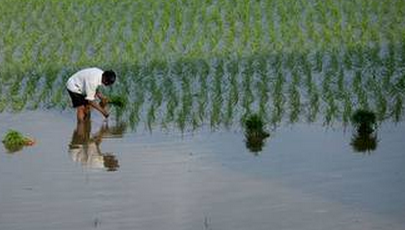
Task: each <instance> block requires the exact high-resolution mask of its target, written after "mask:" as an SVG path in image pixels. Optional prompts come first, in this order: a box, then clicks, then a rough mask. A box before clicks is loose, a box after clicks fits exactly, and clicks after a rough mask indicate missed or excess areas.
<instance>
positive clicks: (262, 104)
mask: <svg viewBox="0 0 405 230" xmlns="http://www.w3.org/2000/svg"><path fill="white" fill-rule="evenodd" d="M262 64H263V68H261V69H262V71H260V70H259V79H258V83H257V89H258V92H259V95H258V97H259V112H258V115H259V116H261V117H263V118H267V116H268V113H269V111H268V109H267V108H268V106H267V103H268V101H269V93H270V82H269V80H270V76H271V74H272V73H271V72H269V71H268V70H269V69H270V65H271V63H270V62H265V63H262ZM265 120H266V119H265Z"/></svg>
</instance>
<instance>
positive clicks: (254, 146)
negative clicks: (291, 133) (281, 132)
mask: <svg viewBox="0 0 405 230" xmlns="http://www.w3.org/2000/svg"><path fill="white" fill-rule="evenodd" d="M243 126H244V129H245V138H246V140H245V141H246V147H247V148H248V149H249V150H250V151H252V152H256V153H257V152H260V151H261V150H262V148H263V145H264V140H265V139H266V138H268V137H269V136H270V133H268V132H267V131H266V130H265V129H264V126H265V125H264V121H263V119H262V117H260V116H259V115H258V114H250V115H248V116H247V117H246V120H245V121H244V125H243Z"/></svg>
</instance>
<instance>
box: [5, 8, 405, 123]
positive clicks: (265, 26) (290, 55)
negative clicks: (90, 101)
mask: <svg viewBox="0 0 405 230" xmlns="http://www.w3.org/2000/svg"><path fill="white" fill-rule="evenodd" d="M0 1H1V6H2V7H1V8H0V66H2V68H0V93H1V96H0V112H3V111H9V112H18V111H21V110H24V109H37V108H58V109H65V108H67V107H68V105H69V103H70V102H69V98H68V97H67V96H66V94H64V92H65V90H64V82H65V81H66V79H67V78H68V77H69V76H70V75H71V74H72V73H74V72H75V71H77V70H78V69H80V68H84V67H88V66H99V67H101V68H103V69H114V70H116V72H117V73H118V81H117V83H116V84H115V85H114V92H115V94H116V96H117V98H116V99H117V100H115V101H114V102H112V103H114V105H115V106H114V107H115V108H116V109H117V112H119V113H120V116H121V115H122V118H123V119H127V120H128V122H129V124H130V126H131V127H132V128H133V129H135V128H136V127H137V125H138V124H139V123H142V122H143V123H147V124H148V125H149V126H152V125H156V124H162V126H164V127H169V126H170V124H171V123H175V124H171V125H174V126H177V127H179V128H180V129H182V130H184V129H186V128H189V127H192V128H193V129H194V128H196V127H198V126H201V125H210V126H211V127H213V128H215V127H218V126H221V125H225V126H227V127H230V126H231V125H232V123H233V122H235V121H240V120H241V118H242V117H243V116H244V114H250V113H251V112H252V111H258V114H259V115H260V116H261V117H262V118H263V119H264V120H266V121H269V123H270V124H271V125H274V126H277V125H278V124H280V123H282V122H291V123H294V122H299V121H300V120H302V118H305V120H307V121H309V122H319V121H323V122H324V123H325V124H327V125H332V124H333V123H334V122H335V121H342V122H343V123H348V122H349V121H350V118H351V114H352V111H353V108H359V107H361V108H366V109H368V110H375V111H376V116H377V119H378V121H382V120H385V119H392V120H393V121H395V122H397V121H400V120H402V119H403V115H404V109H403V107H404V96H405V95H404V93H403V92H404V89H405V83H404V82H405V75H404V71H403V70H404V69H405V64H404V63H405V39H404V37H405V27H404V26H403V25H404V24H405V2H404V1H401V0H388V1H369V0H355V1H344V0H337V1H334V0H313V1H293V0H287V1H286V0H268V1H267V0H258V1H250V0H241V1H236V0H231V1H229V0H216V1H211V0H210V1H197V0H187V1H186V0H156V1H141V0H134V1H132V0H122V1H110V0H100V1H97V2H95V1H93V0H83V1H82V0H80V1H79V0H70V1H68V0H61V1H44V0H39V1H28V2H27V1H23V0H0ZM123 107H125V110H123V109H121V108H123ZM118 109H119V110H118Z"/></svg>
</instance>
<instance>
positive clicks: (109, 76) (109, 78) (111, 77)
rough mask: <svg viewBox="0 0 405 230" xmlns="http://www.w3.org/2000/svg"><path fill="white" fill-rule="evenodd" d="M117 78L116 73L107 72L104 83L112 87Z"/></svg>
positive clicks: (104, 75)
mask: <svg viewBox="0 0 405 230" xmlns="http://www.w3.org/2000/svg"><path fill="white" fill-rule="evenodd" d="M115 78H117V76H116V75H115V72H114V71H112V70H106V71H104V73H103V83H104V84H105V85H112V84H113V83H114V82H115Z"/></svg>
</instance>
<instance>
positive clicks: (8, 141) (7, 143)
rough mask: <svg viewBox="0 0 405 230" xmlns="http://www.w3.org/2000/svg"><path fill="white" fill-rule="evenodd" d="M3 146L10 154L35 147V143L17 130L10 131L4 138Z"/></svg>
mask: <svg viewBox="0 0 405 230" xmlns="http://www.w3.org/2000/svg"><path fill="white" fill-rule="evenodd" d="M2 142H3V145H4V147H5V148H6V149H7V150H8V151H9V152H17V151H20V150H21V149H22V148H23V147H24V146H28V145H33V144H34V143H35V141H34V140H33V139H31V138H28V137H25V136H24V135H22V134H21V133H20V132H18V131H16V130H9V131H8V132H7V133H6V135H5V136H4V137H3V140H2Z"/></svg>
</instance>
